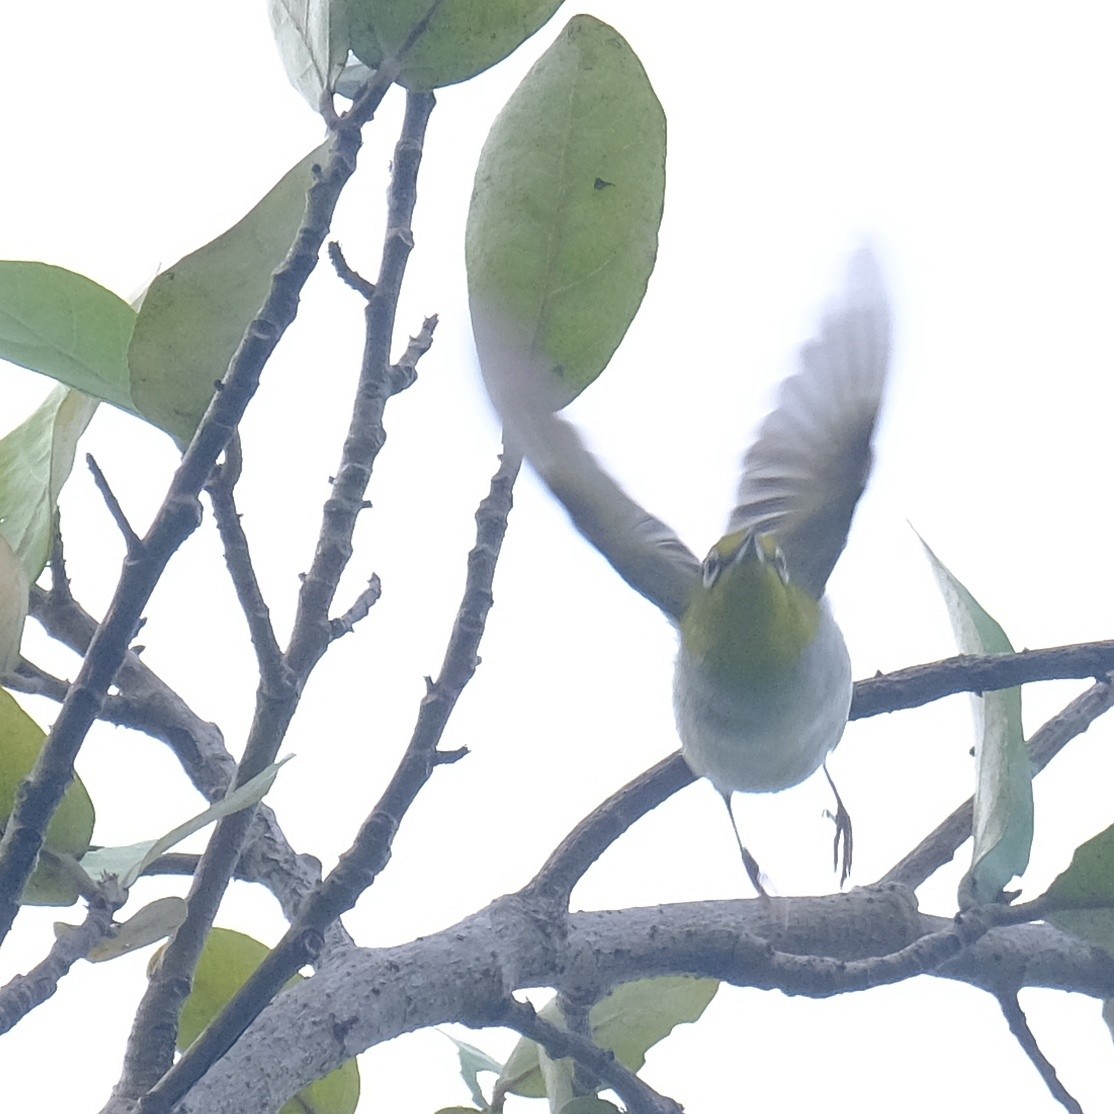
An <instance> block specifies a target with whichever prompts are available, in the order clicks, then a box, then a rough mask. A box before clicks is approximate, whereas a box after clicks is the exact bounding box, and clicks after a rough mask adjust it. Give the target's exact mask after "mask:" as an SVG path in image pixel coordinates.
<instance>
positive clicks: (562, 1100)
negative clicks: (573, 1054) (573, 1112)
mask: <svg viewBox="0 0 1114 1114" xmlns="http://www.w3.org/2000/svg"><path fill="white" fill-rule="evenodd" d="M535 1047H536V1048H537V1052H538V1070H539V1071H540V1072H541V1075H542V1081H543V1084H544V1088H545V1091H544V1093H545V1097H546V1100H547V1101H548V1102H549V1110H550V1114H559V1111H561V1110H563V1109H564V1108H565V1107H566V1106H568V1105H569V1103H570V1102H572V1101H573V1099H575V1098H576V1063H575V1061H573V1060H570V1059H563V1060H554V1059H552V1058H551V1057H550V1055H549V1053H548V1052H546V1050H545V1049H544V1048H543V1047H542V1046H541V1045H536V1046H535Z"/></svg>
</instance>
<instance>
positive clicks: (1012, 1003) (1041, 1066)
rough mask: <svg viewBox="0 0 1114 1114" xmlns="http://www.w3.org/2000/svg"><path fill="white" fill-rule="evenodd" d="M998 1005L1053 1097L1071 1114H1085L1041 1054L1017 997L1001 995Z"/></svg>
mask: <svg viewBox="0 0 1114 1114" xmlns="http://www.w3.org/2000/svg"><path fill="white" fill-rule="evenodd" d="M998 1004H999V1005H1000V1006H1001V1007H1002V1013H1003V1015H1004V1016H1005V1018H1006V1021H1007V1022H1008V1023H1009V1027H1010V1032H1011V1033H1013V1035H1014V1036H1015V1037H1016V1038H1017V1043H1018V1044H1020V1045H1021V1047H1022V1048H1023V1049H1024V1051H1025V1055H1026V1056H1028V1057H1029V1059H1030V1060H1031V1061H1032V1063H1033V1067H1035V1068H1036V1069H1037V1071H1038V1072H1039V1073H1040V1077H1041V1079H1043V1080H1044V1085H1045V1086H1046V1087H1047V1088H1048V1090H1049V1093H1050V1094H1051V1095H1052V1097H1053V1098H1054V1099H1055V1100H1056V1101H1057V1102H1058V1103H1059V1104H1060V1105H1061V1106H1062V1107H1063V1108H1064V1109H1065V1110H1067V1111H1069V1112H1070V1114H1083V1107H1082V1106H1080V1105H1079V1103H1078V1102H1076V1100H1075V1099H1074V1098H1072V1096H1071V1095H1070V1094H1069V1093H1068V1090H1067V1088H1066V1087H1065V1086H1064V1085H1063V1084H1062V1083H1061V1082H1060V1078H1059V1076H1058V1075H1057V1074H1056V1069H1055V1068H1054V1067H1053V1066H1052V1064H1051V1062H1050V1061H1049V1060H1048V1058H1047V1057H1046V1056H1045V1054H1044V1053H1043V1052H1041V1050H1040V1047H1039V1046H1038V1044H1037V1038H1036V1037H1034V1036H1033V1030H1032V1029H1030V1028H1029V1022H1028V1019H1027V1018H1026V1017H1025V1012H1024V1011H1023V1010H1022V1008H1021V1003H1020V1002H1019V1001H1018V1000H1017V995H1016V994H1005V995H1001V996H999V998H998Z"/></svg>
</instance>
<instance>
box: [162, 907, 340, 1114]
mask: <svg viewBox="0 0 1114 1114" xmlns="http://www.w3.org/2000/svg"><path fill="white" fill-rule="evenodd" d="M268 951H270V949H269V948H268V947H267V945H266V944H261V943H260V942H259V941H258V940H254V939H252V937H250V936H246V935H244V933H242V932H234V931H233V930H232V929H228V928H214V929H213V930H212V931H211V932H210V933H209V938H208V939H207V940H206V941H205V947H204V948H203V949H202V952H201V958H200V959H199V960H198V964H197V969H196V971H195V972H194V976H193V988H192V990H191V991H190V996H189V998H187V999H186V1004H185V1005H184V1006H183V1007H182V1016H181V1020H180V1022H179V1026H178V1048H179V1049H185V1048H188V1047H189V1045H191V1044H193V1042H194V1041H195V1040H197V1038H198V1037H199V1036H200V1035H201V1033H202V1030H204V1029H205V1027H206V1026H207V1025H209V1024H210V1022H212V1021H213V1020H214V1018H216V1016H217V1014H219V1013H220V1012H221V1010H223V1009H224V1007H225V1006H226V1005H228V1003H229V1002H230V1001H231V1000H232V997H233V995H235V993H236V992H237V991H238V990H239V989H240V987H242V986H243V985H244V983H245V982H247V980H248V978H249V976H250V975H251V974H252V972H253V971H254V970H255V969H256V968H257V967H258V966H259V964H260V963H262V962H263V957H264V956H266V954H267V952H268ZM157 954H158V953H156V956H157ZM156 961H157V959H156V960H153V961H152V962H156ZM301 978H302V976H301V975H295V976H294V978H292V979H291V980H290V982H291V983H295V982H298V981H300V980H301ZM288 985H289V984H288ZM359 1098H360V1072H359V1069H358V1068H357V1067H356V1061H355V1060H349V1061H348V1063H346V1064H342V1065H341V1066H340V1067H339V1068H337V1070H336V1071H334V1072H331V1073H330V1074H329V1075H326V1076H325V1077H324V1078H323V1079H318V1080H317V1081H316V1082H315V1083H311V1084H310V1085H309V1086H308V1087H307V1088H306V1089H305V1090H304V1091H302V1092H301V1093H300V1094H298V1095H297V1096H296V1097H294V1098H292V1099H291V1100H290V1101H289V1102H288V1103H287V1104H286V1105H285V1106H284V1107H283V1108H282V1110H281V1111H279V1114H353V1111H354V1110H355V1109H356V1104H357V1102H358V1101H359Z"/></svg>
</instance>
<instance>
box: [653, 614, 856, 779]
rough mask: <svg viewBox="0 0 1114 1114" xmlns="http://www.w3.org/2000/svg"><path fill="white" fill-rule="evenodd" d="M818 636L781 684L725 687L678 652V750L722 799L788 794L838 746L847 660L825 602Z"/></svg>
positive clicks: (847, 688) (846, 700) (847, 690)
mask: <svg viewBox="0 0 1114 1114" xmlns="http://www.w3.org/2000/svg"><path fill="white" fill-rule="evenodd" d="M820 608H821V617H820V626H819V629H818V631H817V636H816V638H815V640H814V641H813V642H812V644H811V645H810V646H809V647H808V648H807V649H806V650H805V652H804V654H803V655H802V656H801V659H800V661H799V662H798V663H797V665H796V666H795V667H793V668H792V669H790V670H789V671H788V672H787V673H786V675H785V676H784V678H783V679H782V680H781V682H780V683H778V684H771V685H762V686H757V687H756V686H754V685H750V686H748V685H744V684H742V683H739V684H737V685H728V686H724V685H722V683H721V682H719V681H718V680H717V681H716V682H715V684H714V685H713V682H712V679H711V678H710V677H709V676H708V674H707V672H706V671H705V670H704V669H702V668H701V665H700V663H699V662H698V661H696V660H695V659H694V658H693V657H692V655H690V654H688V653H687V652H686V651H685V648H684V646H683V645H682V647H681V649H680V651H679V653H678V656H677V669H676V672H675V674H674V678H673V710H674V713H675V715H676V717H677V732H678V734H679V735H680V737H681V749H682V752H683V753H684V756H685V761H686V762H688V764H689V766H690V767H691V768H692V770H693V772H694V773H696V774H698V775H700V776H701V777H706V778H707V779H708V780H709V781H710V782H711V783H712V784H713V785H714V786H715V787H716V789H718V790H719V791H720V792H721V793H726V792H729V791H732V790H739V791H741V792H744V793H747V792H749V793H762V792H773V791H775V790H778V789H788V788H789V787H790V786H791V785H796V784H797V783H798V782H801V781H804V779H805V778H806V777H808V776H809V775H810V774H812V773H813V772H815V771H816V770H817V769H818V768H819V767H820V765H821V763H822V762H823V761H824V759H825V758H826V757H827V754H828V752H829V751H830V750H832V748H833V747H834V746H835V745H836V744H837V743H838V742H839V740H840V737H841V736H842V735H843V729H844V727H845V726H846V725H847V713H848V710H849V709H850V707H851V660H850V658H849V657H848V655H847V647H846V645H845V644H844V641H843V635H842V634H841V633H840V631H839V627H837V626H836V623H835V620H834V619H833V618H832V614H831V610H830V609H829V607H828V603H827V601H826V600H822V601H821V604H820Z"/></svg>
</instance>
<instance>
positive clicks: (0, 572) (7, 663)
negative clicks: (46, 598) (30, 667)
mask: <svg viewBox="0 0 1114 1114" xmlns="http://www.w3.org/2000/svg"><path fill="white" fill-rule="evenodd" d="M30 588H31V583H30V581H29V580H28V579H27V573H26V572H25V571H24V568H23V564H22V562H21V561H20V559H19V558H18V557H17V556H16V553H15V550H14V549H12V547H11V546H10V545H9V544H8V542H7V539H6V538H5V537H4V535H3V534H0V673H7V672H8V670H9V669H14V668H15V666H16V664H17V663H18V662H19V645H20V643H21V642H22V641H23V624H24V623H25V622H26V620H27V593H28V592H29V591H30Z"/></svg>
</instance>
